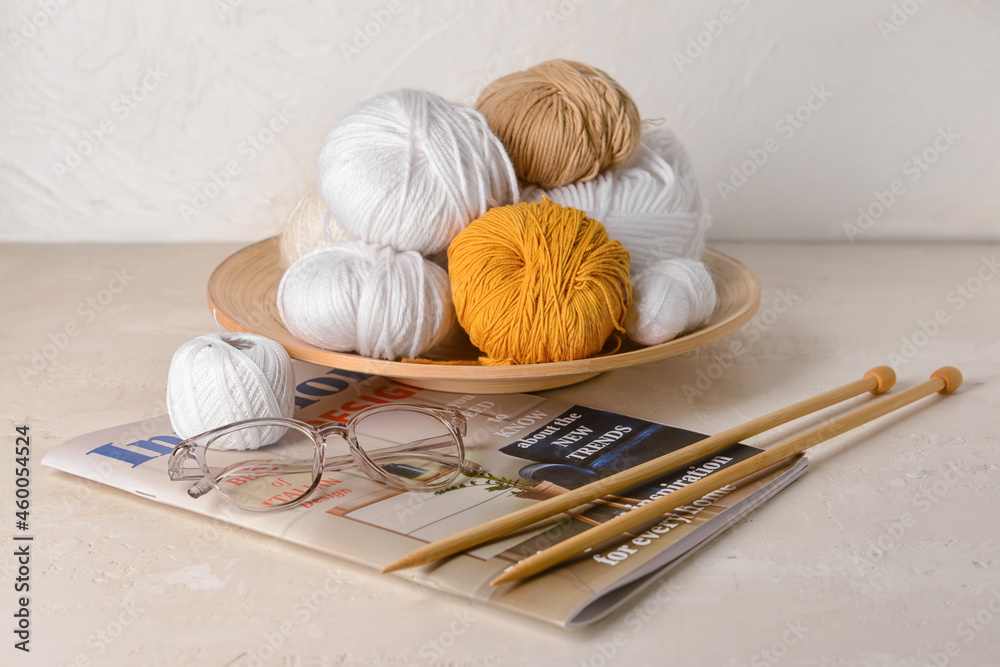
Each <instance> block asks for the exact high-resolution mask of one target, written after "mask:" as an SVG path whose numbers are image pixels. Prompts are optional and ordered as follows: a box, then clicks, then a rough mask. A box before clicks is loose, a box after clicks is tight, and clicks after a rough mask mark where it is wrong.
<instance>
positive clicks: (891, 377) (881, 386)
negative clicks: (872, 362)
mask: <svg viewBox="0 0 1000 667" xmlns="http://www.w3.org/2000/svg"><path fill="white" fill-rule="evenodd" d="M865 377H866V378H867V377H873V378H875V383H876V384H875V388H874V389H872V393H873V394H882V393H885V392H887V391H889V390H890V389H892V386H893V385H894V384H896V371H894V370H892V369H891V368H889V367H888V366H876V367H875V368H873V369H871V370H870V371H868V372H867V373H865Z"/></svg>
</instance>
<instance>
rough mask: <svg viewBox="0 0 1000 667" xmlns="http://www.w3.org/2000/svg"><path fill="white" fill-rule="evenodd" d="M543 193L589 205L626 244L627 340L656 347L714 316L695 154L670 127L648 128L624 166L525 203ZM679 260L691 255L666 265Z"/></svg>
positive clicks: (706, 221)
mask: <svg viewBox="0 0 1000 667" xmlns="http://www.w3.org/2000/svg"><path fill="white" fill-rule="evenodd" d="M543 196H545V197H548V198H549V199H551V200H552V201H554V202H558V203H560V204H562V205H564V206H572V207H573V208H578V209H580V210H583V211H586V212H587V215H588V216H590V217H591V218H593V219H594V220H599V221H600V222H601V223H602V224H603V225H604V227H605V229H607V230H608V236H610V237H611V238H612V239H615V240H617V241H620V242H621V243H622V245H624V246H625V247H626V248H627V249H628V251H629V253H630V254H631V256H632V259H631V263H630V271H631V275H632V292H633V301H632V308H631V310H630V311H629V315H628V317H627V319H626V331H627V332H628V334H629V337H630V338H632V339H633V340H635V341H636V342H638V343H641V344H643V345H656V344H659V343H663V342H666V341H668V340H671V339H672V338H675V337H677V336H678V335H680V334H681V333H682V332H684V331H687V330H690V329H694V328H696V327H698V326H701V325H702V324H704V323H705V320H707V319H708V317H709V316H711V314H712V310H714V308H715V302H716V294H715V286H714V284H713V283H712V280H711V277H710V276H709V275H708V271H707V269H706V268H705V266H704V265H702V264H701V262H700V260H701V256H702V254H703V253H704V252H705V232H706V231H707V230H708V227H709V225H710V224H711V218H710V216H709V215H708V208H707V204H706V202H705V199H704V197H702V195H701V191H700V189H699V187H698V181H697V178H696V177H695V174H694V168H693V166H692V164H691V160H690V158H689V157H688V154H687V152H686V151H685V150H684V146H683V145H682V144H681V142H680V140H679V139H678V138H677V136H676V135H674V133H673V132H671V131H670V130H667V129H665V128H659V127H647V128H645V129H644V130H643V134H642V143H641V145H640V147H639V151H638V153H636V155H635V156H634V157H633V158H632V159H631V160H630V161H629V162H628V163H627V164H625V165H623V166H622V167H619V168H618V169H613V170H610V171H606V172H604V173H601V174H599V175H598V176H597V177H596V178H594V179H592V180H590V181H586V182H583V183H572V184H570V185H565V186H563V187H561V188H554V189H551V190H542V189H539V188H537V187H531V188H528V189H525V191H524V192H522V198H523V199H524V200H525V201H541V199H542V197H543ZM677 259H685V260H691V261H690V262H686V263H682V264H677V265H675V264H671V263H669V262H670V261H671V260H677ZM664 262H668V263H666V264H664ZM696 264H697V265H698V266H697V267H695V266H694V265H696ZM679 267H683V268H679ZM644 293H645V294H644ZM706 310H707V314H704V313H705V311H706ZM630 322H631V325H629V323H630Z"/></svg>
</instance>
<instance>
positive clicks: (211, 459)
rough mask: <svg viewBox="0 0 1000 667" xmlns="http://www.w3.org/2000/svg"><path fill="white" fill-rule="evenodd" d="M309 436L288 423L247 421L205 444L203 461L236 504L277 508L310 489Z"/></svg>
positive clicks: (311, 448) (312, 456)
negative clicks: (276, 424) (254, 422)
mask: <svg viewBox="0 0 1000 667" xmlns="http://www.w3.org/2000/svg"><path fill="white" fill-rule="evenodd" d="M315 457H316V445H315V442H314V440H313V439H312V437H311V436H310V435H309V434H308V433H306V432H305V431H303V430H300V429H298V428H296V427H292V426H288V427H286V426H273V425H266V426H246V427H243V428H239V429H234V430H232V431H227V432H225V433H223V434H221V435H219V436H217V437H215V438H213V439H212V440H210V441H209V442H208V443H206V446H205V464H206V465H207V466H208V469H209V471H210V472H211V474H212V477H213V478H215V480H216V482H215V483H216V486H217V487H218V489H219V490H220V491H221V492H222V493H223V494H225V495H226V496H228V497H229V498H230V499H232V500H233V501H234V502H235V503H236V504H238V505H241V506H243V507H249V508H253V509H268V508H274V509H280V508H281V507H283V506H286V505H288V504H291V503H296V502H298V501H299V500H301V499H302V497H303V496H304V495H305V494H307V493H309V492H310V491H311V487H312V486H313V483H314V481H315V479H316V476H317V473H318V470H317V465H316V462H315Z"/></svg>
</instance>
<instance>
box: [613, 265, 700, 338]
mask: <svg viewBox="0 0 1000 667" xmlns="http://www.w3.org/2000/svg"><path fill="white" fill-rule="evenodd" d="M715 303H716V294H715V285H714V284H713V283H712V276H710V275H709V273H708V270H707V269H706V268H705V265H704V264H702V263H701V262H699V261H696V260H693V259H686V258H678V259H665V260H662V261H659V262H654V263H653V264H652V265H650V266H648V267H646V268H645V269H643V270H642V271H640V272H639V273H638V275H633V276H632V308H631V309H629V312H628V314H627V315H626V316H625V331H626V333H628V336H629V338H631V339H632V340H634V341H635V342H637V343H640V344H642V345H657V344H659V343H662V342H664V341H668V340H671V339H673V338H676V337H677V336H679V335H680V334H682V333H684V332H685V331H688V330H690V329H695V328H697V327H700V326H702V325H703V324H705V323H706V322H707V321H708V319H709V318H710V317H711V316H712V312H713V311H714V310H715Z"/></svg>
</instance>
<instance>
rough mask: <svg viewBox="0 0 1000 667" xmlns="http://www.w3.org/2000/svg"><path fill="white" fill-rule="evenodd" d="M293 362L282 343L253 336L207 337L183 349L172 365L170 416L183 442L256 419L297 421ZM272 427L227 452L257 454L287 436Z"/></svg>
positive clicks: (234, 442)
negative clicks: (246, 420) (239, 450)
mask: <svg viewBox="0 0 1000 667" xmlns="http://www.w3.org/2000/svg"><path fill="white" fill-rule="evenodd" d="M294 409H295V386H294V375H293V370H292V360H291V359H290V358H289V356H288V353H287V352H285V349H284V348H283V347H281V345H279V344H278V343H276V342H274V341H273V340H271V339H270V338H265V337H264V336H259V335H257V334H251V333H224V334H207V335H204V336H199V337H198V338H195V339H194V340H191V341H188V342H187V343H184V344H183V345H181V346H180V347H179V348H178V349H177V351H176V352H175V353H174V356H173V358H172V359H171V361H170V371H169V374H168V376H167V412H168V413H169V415H170V423H171V424H172V425H173V427H174V431H176V432H177V435H179V436H180V437H182V438H190V437H193V436H195V435H198V434H200V433H203V432H205V431H208V430H211V429H213V428H218V427H220V426H226V425H228V424H232V423H233V422H237V421H241V420H244V419H251V418H256V417H291V416H292V412H293V411H294ZM283 432H284V429H283V428H281V427H272V428H270V429H259V430H256V431H253V430H252V431H245V432H243V431H241V432H240V437H233V438H230V439H229V440H228V441H227V442H226V443H225V448H226V449H256V448H258V447H262V446H264V445H267V444H270V443H272V442H274V441H275V440H277V439H278V438H279V437H281V434H282V433H283Z"/></svg>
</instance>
